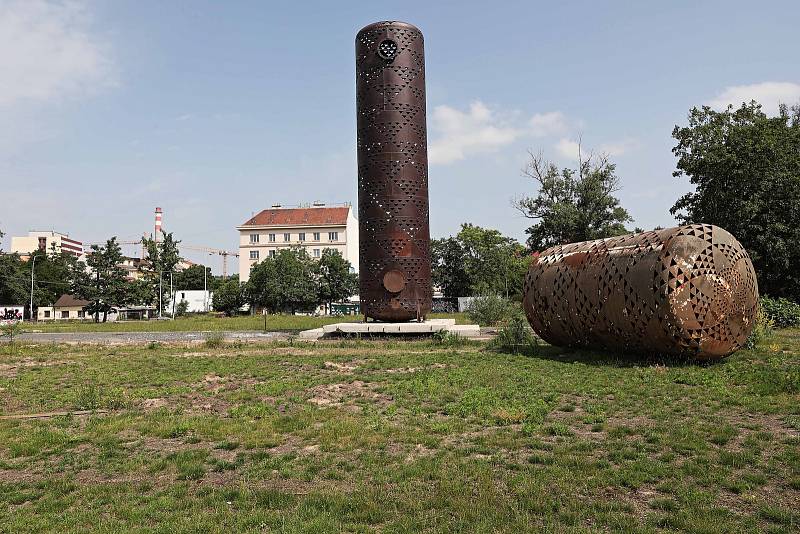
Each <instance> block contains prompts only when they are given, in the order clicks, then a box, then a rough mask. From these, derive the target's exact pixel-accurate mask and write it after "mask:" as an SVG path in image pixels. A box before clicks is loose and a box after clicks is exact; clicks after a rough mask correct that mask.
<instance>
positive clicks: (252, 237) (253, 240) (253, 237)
mask: <svg viewBox="0 0 800 534" xmlns="http://www.w3.org/2000/svg"><path fill="white" fill-rule="evenodd" d="M250 242H251V243H258V234H250Z"/></svg>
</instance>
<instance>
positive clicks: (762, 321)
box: [744, 308, 775, 349]
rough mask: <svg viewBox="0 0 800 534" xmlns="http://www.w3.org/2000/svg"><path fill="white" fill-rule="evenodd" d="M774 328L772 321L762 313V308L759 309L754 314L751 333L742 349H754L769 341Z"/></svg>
mask: <svg viewBox="0 0 800 534" xmlns="http://www.w3.org/2000/svg"><path fill="white" fill-rule="evenodd" d="M774 326H775V324H774V321H773V320H772V318H770V316H769V315H768V314H767V313H766V312H765V311H764V308H759V309H758V313H757V314H756V321H755V324H754V325H753V331H752V332H750V336H749V337H748V338H747V341H745V343H744V348H746V349H754V348H756V347H757V346H758V344H759V343H762V342H763V341H765V340H767V339H769V338H770V337H771V336H772V329H773V327H774Z"/></svg>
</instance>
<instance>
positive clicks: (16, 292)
mask: <svg viewBox="0 0 800 534" xmlns="http://www.w3.org/2000/svg"><path fill="white" fill-rule="evenodd" d="M24 266H25V264H24V262H23V261H22V260H21V259H20V257H19V255H18V254H0V302H2V303H4V304H21V303H24V302H27V301H28V299H29V298H30V274H28V275H27V276H26V275H25V269H24Z"/></svg>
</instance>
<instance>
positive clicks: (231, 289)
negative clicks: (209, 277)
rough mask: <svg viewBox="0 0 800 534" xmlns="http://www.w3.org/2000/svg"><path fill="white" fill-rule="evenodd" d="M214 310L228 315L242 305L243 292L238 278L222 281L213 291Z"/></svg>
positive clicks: (234, 312) (233, 313)
mask: <svg viewBox="0 0 800 534" xmlns="http://www.w3.org/2000/svg"><path fill="white" fill-rule="evenodd" d="M212 302H213V304H214V310H216V311H221V312H224V313H225V315H228V316H229V317H230V316H231V315H235V314H236V312H237V311H239V308H241V307H242V306H244V302H245V301H244V294H243V292H242V286H241V285H240V284H239V281H238V280H228V281H226V282H222V283H221V284H220V285H219V287H217V289H216V290H215V291H214V298H213V301H212Z"/></svg>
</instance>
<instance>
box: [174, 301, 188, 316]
mask: <svg viewBox="0 0 800 534" xmlns="http://www.w3.org/2000/svg"><path fill="white" fill-rule="evenodd" d="M188 310H189V303H188V302H186V301H185V300H183V299H181V301H180V302H179V303H178V305H177V306H176V307H175V315H177V316H178V317H183V316H184V315H186V312H187V311H188Z"/></svg>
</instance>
